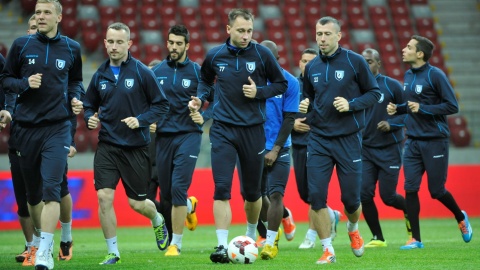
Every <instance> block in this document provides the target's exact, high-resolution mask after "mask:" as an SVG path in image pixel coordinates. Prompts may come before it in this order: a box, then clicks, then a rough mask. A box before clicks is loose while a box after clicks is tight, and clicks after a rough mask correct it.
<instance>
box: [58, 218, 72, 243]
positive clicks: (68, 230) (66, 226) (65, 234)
mask: <svg viewBox="0 0 480 270" xmlns="http://www.w3.org/2000/svg"><path fill="white" fill-rule="evenodd" d="M60 225H61V227H62V233H61V235H60V241H62V242H65V243H66V242H71V241H72V221H71V220H70V222H66V223H63V222H61V221H60Z"/></svg>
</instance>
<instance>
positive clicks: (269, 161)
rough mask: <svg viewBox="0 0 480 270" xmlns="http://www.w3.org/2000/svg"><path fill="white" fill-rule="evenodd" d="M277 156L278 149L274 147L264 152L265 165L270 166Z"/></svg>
mask: <svg viewBox="0 0 480 270" xmlns="http://www.w3.org/2000/svg"><path fill="white" fill-rule="evenodd" d="M277 157H278V151H276V150H275V149H273V150H272V151H269V152H268V153H266V154H265V166H267V167H272V166H273V163H275V161H276V160H277Z"/></svg>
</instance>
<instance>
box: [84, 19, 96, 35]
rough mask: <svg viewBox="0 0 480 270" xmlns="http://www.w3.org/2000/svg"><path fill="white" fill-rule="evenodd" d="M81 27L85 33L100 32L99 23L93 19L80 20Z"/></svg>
mask: <svg viewBox="0 0 480 270" xmlns="http://www.w3.org/2000/svg"><path fill="white" fill-rule="evenodd" d="M80 27H81V29H82V31H83V32H85V31H94V32H96V31H97V30H98V21H97V20H93V19H84V20H80Z"/></svg>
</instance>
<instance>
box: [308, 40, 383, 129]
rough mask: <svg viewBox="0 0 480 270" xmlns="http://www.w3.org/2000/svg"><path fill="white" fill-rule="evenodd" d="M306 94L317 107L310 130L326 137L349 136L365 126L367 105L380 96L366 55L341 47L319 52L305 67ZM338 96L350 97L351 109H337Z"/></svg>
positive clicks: (348, 98)
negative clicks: (335, 102)
mask: <svg viewBox="0 0 480 270" xmlns="http://www.w3.org/2000/svg"><path fill="white" fill-rule="evenodd" d="M303 94H304V96H305V97H306V98H309V100H310V105H311V106H312V105H313V110H314V111H315V112H314V114H313V117H312V119H311V122H310V128H311V132H313V133H315V134H319V135H321V136H324V137H337V136H346V135H350V134H353V133H356V132H358V131H360V130H362V129H363V128H364V127H365V109H366V108H368V107H370V106H372V105H373V104H375V102H377V101H378V100H379V99H380V91H379V88H378V84H377V81H376V80H375V77H374V76H373V74H372V72H371V71H370V68H369V67H368V64H367V62H366V61H365V59H364V58H363V57H362V56H361V55H359V54H357V53H355V52H353V51H351V50H347V49H343V48H341V47H339V48H338V50H337V51H336V52H335V53H334V54H333V55H331V56H323V55H319V56H317V57H315V58H314V59H312V61H310V62H309V63H308V64H307V66H306V67H305V74H304V81H303ZM335 97H343V98H345V99H346V100H348V102H349V105H350V111H348V112H342V113H341V112H338V111H337V110H336V109H335V107H334V106H333V101H334V99H335Z"/></svg>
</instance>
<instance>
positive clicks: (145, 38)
mask: <svg viewBox="0 0 480 270" xmlns="http://www.w3.org/2000/svg"><path fill="white" fill-rule="evenodd" d="M165 38H167V37H166V36H165ZM140 41H141V43H142V44H156V45H159V44H164V42H163V38H162V32H161V31H160V30H159V29H156V30H142V31H141V32H140Z"/></svg>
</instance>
